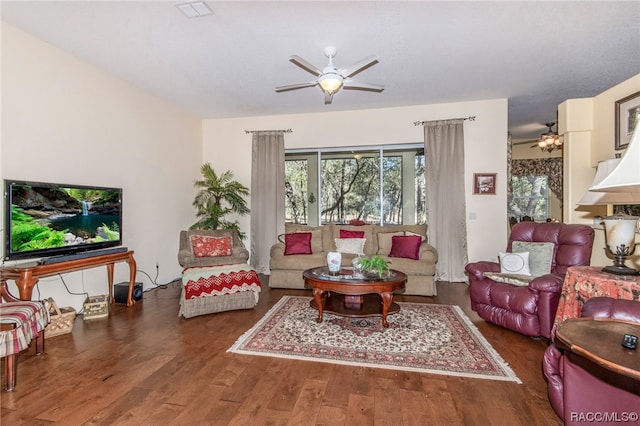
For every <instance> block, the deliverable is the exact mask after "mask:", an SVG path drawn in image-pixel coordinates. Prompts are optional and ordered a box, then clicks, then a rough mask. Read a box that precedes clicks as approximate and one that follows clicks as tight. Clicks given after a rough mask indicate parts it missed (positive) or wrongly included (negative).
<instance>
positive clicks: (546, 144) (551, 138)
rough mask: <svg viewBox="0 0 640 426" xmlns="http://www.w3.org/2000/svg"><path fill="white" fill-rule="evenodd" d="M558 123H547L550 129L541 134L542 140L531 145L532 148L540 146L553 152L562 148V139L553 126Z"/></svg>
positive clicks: (543, 149)
mask: <svg viewBox="0 0 640 426" xmlns="http://www.w3.org/2000/svg"><path fill="white" fill-rule="evenodd" d="M555 125H556V123H546V124H545V126H547V127H548V128H549V129H548V130H547V131H546V132H545V133H542V134H541V135H540V140H539V141H538V142H536V143H535V145H531V148H540V149H541V150H542V151H546V152H549V153H550V152H552V151H554V150H556V149H561V148H562V141H561V140H560V137H559V136H558V132H554V131H553V130H552V127H553V126H555Z"/></svg>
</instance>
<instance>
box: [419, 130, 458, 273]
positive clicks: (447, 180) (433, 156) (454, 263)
mask: <svg viewBox="0 0 640 426" xmlns="http://www.w3.org/2000/svg"><path fill="white" fill-rule="evenodd" d="M463 123H464V119H455V120H437V121H427V122H425V123H423V125H424V153H425V156H426V161H425V163H426V166H427V171H426V176H427V223H428V225H429V227H428V236H429V242H430V243H431V245H433V246H434V247H435V248H436V249H437V250H438V263H437V265H436V276H435V278H436V280H438V281H450V282H466V281H467V276H466V274H465V273H464V265H465V264H466V263H467V260H468V257H467V222H466V216H467V213H466V206H465V199H464V198H465V194H464V129H463Z"/></svg>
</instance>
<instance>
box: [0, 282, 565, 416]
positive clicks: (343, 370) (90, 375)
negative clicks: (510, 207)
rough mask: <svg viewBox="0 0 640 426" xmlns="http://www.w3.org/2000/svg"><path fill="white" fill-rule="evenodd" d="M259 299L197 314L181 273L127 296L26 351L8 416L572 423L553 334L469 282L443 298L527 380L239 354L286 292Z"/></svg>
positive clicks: (446, 287)
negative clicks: (39, 349)
mask: <svg viewBox="0 0 640 426" xmlns="http://www.w3.org/2000/svg"><path fill="white" fill-rule="evenodd" d="M263 287H264V288H263V292H262V294H261V298H260V303H259V304H258V306H257V307H256V308H255V309H252V310H244V311H234V312H225V313H220V314H212V315H206V316H200V317H195V318H191V319H188V320H185V319H183V318H179V317H178V297H179V293H180V288H179V285H178V284H177V283H172V284H169V285H167V288H165V289H162V288H158V289H154V290H152V291H148V292H146V293H145V294H144V300H143V301H142V302H138V303H137V304H136V305H135V307H132V308H127V307H126V306H125V305H115V308H114V309H113V310H112V312H111V314H110V316H109V318H108V319H96V320H93V321H83V320H82V318H81V317H78V318H76V321H75V326H74V329H73V333H71V334H66V335H62V336H57V337H53V338H50V339H47V340H46V351H45V354H44V355H42V356H35V355H34V351H33V347H31V348H30V349H29V351H26V352H22V354H21V356H20V359H19V363H18V384H17V387H16V389H15V390H14V391H13V392H2V395H1V401H0V402H1V413H2V418H1V420H2V421H1V423H2V424H3V425H20V424H28V425H44V424H50V423H60V424H64V425H81V424H98V425H116V424H120V425H164V424H175V425H227V424H231V425H284V424H288V425H374V424H375V425H393V426H398V425H440V424H442V425H545V426H547V425H561V424H562V422H561V421H560V420H559V419H558V417H557V416H556V415H555V413H554V412H553V410H552V408H551V405H550V404H549V401H548V399H547V387H546V382H545V380H544V377H543V374H542V355H543V352H544V350H545V347H546V345H547V342H546V341H545V340H533V339H531V338H528V337H525V336H521V335H519V334H517V333H514V332H511V331H508V330H505V329H502V328H500V327H497V326H494V325H491V324H488V323H485V322H484V321H482V320H480V319H479V318H478V316H477V315H475V313H474V312H472V311H471V309H470V307H469V296H468V288H467V286H466V285H465V284H460V283H454V284H448V283H440V284H439V285H438V292H439V295H438V296H437V297H419V296H396V298H395V299H394V300H398V301H410V302H424V303H442V304H457V305H459V306H461V307H462V308H463V310H464V311H465V312H466V313H467V315H468V316H469V317H470V318H471V319H472V321H473V322H474V323H476V325H477V327H478V329H479V330H480V332H481V333H482V334H483V335H484V336H485V337H486V338H487V340H488V341H489V342H490V343H491V344H492V345H493V347H494V348H495V349H496V351H497V352H498V353H499V354H500V355H501V356H502V357H503V358H504V359H505V360H506V361H507V362H508V363H509V364H510V365H511V367H512V368H513V370H514V371H515V373H516V374H517V376H518V377H519V378H520V379H521V380H522V382H523V383H522V384H517V383H512V382H502V381H493V380H483V379H469V378H463V377H449V376H443V375H432V374H420V373H412V372H401V371H395V370H384V369H373V368H362V367H350V366H343V365H333V364H325V363H315V362H307V361H295V360H287V359H278V358H270V357H261V356H249V355H238V354H230V353H227V352H226V350H227V349H228V348H229V347H230V346H231V345H232V344H233V343H234V342H235V340H236V339H237V338H238V337H239V336H240V335H241V334H242V333H244V332H245V331H247V330H248V329H249V328H250V327H251V326H252V325H253V324H254V323H255V322H256V321H257V320H258V319H260V318H261V317H262V316H263V314H264V313H265V312H266V311H267V310H268V309H269V308H270V307H271V306H273V304H274V303H275V302H276V301H277V300H278V299H280V297H282V295H284V294H293V295H308V296H310V295H311V292H310V291H304V290H282V289H269V288H268V286H267V285H266V279H265V281H263Z"/></svg>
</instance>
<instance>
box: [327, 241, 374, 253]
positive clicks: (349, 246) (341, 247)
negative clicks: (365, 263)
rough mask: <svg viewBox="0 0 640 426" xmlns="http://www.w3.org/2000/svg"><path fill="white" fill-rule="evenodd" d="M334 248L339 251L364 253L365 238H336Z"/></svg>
mask: <svg viewBox="0 0 640 426" xmlns="http://www.w3.org/2000/svg"><path fill="white" fill-rule="evenodd" d="M335 242H336V250H337V251H339V252H340V253H350V254H359V255H363V254H364V244H365V243H366V242H367V239H366V238H336V239H335Z"/></svg>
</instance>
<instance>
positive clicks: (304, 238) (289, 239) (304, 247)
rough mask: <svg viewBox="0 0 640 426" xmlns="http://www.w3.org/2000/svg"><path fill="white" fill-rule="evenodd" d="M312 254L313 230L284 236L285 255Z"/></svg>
mask: <svg viewBox="0 0 640 426" xmlns="http://www.w3.org/2000/svg"><path fill="white" fill-rule="evenodd" d="M290 254H311V232H294V233H292V234H285V236H284V255H285V256H289V255H290Z"/></svg>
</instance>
